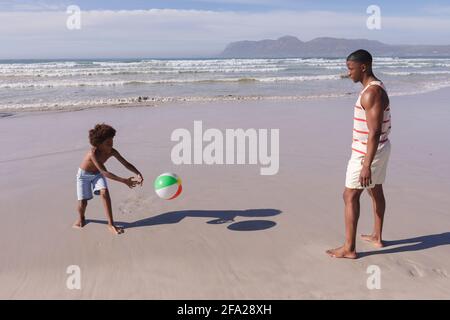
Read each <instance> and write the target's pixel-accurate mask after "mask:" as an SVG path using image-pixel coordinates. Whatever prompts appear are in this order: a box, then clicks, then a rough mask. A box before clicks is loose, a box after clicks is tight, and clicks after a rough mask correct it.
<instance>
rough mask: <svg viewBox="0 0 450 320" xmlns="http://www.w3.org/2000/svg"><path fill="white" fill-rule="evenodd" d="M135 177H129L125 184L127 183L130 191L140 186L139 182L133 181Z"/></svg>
mask: <svg viewBox="0 0 450 320" xmlns="http://www.w3.org/2000/svg"><path fill="white" fill-rule="evenodd" d="M133 178H134V177H129V178H128V179H125V181H124V182H123V183H125V184H126V185H127V186H128V187H129V188H130V189H132V188H134V187H136V185H137V184H138V181H136V180H133Z"/></svg>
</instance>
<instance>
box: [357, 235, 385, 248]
mask: <svg viewBox="0 0 450 320" xmlns="http://www.w3.org/2000/svg"><path fill="white" fill-rule="evenodd" d="M361 239H363V240H364V241H367V242H370V243H371V244H372V245H374V246H375V247H377V248H383V247H384V245H383V241H382V240H381V239H380V238H378V237H376V236H374V235H372V234H362V235H361Z"/></svg>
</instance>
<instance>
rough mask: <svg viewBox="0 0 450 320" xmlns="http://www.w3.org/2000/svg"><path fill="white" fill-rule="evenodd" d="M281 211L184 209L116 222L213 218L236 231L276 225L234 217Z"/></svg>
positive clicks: (142, 223)
mask: <svg viewBox="0 0 450 320" xmlns="http://www.w3.org/2000/svg"><path fill="white" fill-rule="evenodd" d="M280 213H281V210H278V209H247V210H182V211H171V212H166V213H163V214H160V215H157V216H154V217H149V218H145V219H141V220H137V221H134V222H123V221H116V224H117V225H119V226H121V227H123V228H124V229H131V228H138V227H148V226H154V225H159V224H170V223H178V222H180V221H181V220H183V219H184V218H186V217H194V218H213V220H210V221H208V222H207V223H208V224H222V223H232V224H230V225H229V226H228V227H227V228H228V229H230V230H235V231H255V230H264V229H268V228H272V227H273V226H275V225H276V223H275V222H273V221H270V220H248V221H241V222H234V219H235V218H236V217H238V216H240V217H248V218H255V217H271V216H275V215H278V214H280ZM91 222H92V223H101V224H106V223H107V222H106V221H105V220H96V219H87V220H86V224H87V223H91Z"/></svg>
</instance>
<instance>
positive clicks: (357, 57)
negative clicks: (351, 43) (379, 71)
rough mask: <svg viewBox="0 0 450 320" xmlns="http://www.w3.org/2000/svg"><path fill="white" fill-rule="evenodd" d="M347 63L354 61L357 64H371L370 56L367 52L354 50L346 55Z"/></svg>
mask: <svg viewBox="0 0 450 320" xmlns="http://www.w3.org/2000/svg"><path fill="white" fill-rule="evenodd" d="M347 61H355V62H359V63H367V64H371V63H372V55H371V54H370V53H369V51H367V50H363V49H360V50H356V51H355V52H352V53H350V54H349V55H348V57H347Z"/></svg>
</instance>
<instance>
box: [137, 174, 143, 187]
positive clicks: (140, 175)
mask: <svg viewBox="0 0 450 320" xmlns="http://www.w3.org/2000/svg"><path fill="white" fill-rule="evenodd" d="M138 179H139V180H138V182H139V185H140V186H142V185H143V184H144V177H143V176H142V174H140V173H139V174H138Z"/></svg>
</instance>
